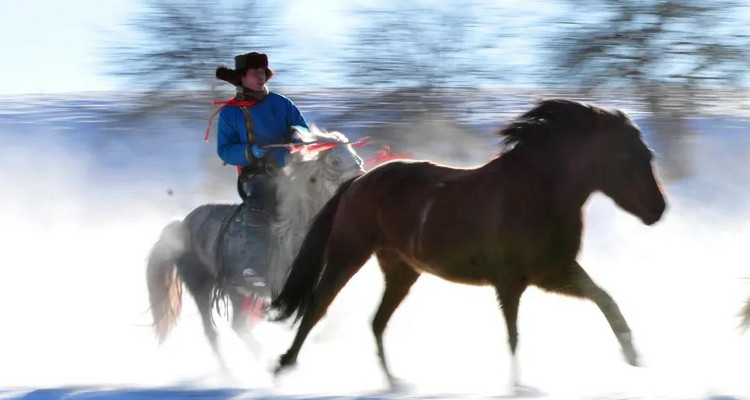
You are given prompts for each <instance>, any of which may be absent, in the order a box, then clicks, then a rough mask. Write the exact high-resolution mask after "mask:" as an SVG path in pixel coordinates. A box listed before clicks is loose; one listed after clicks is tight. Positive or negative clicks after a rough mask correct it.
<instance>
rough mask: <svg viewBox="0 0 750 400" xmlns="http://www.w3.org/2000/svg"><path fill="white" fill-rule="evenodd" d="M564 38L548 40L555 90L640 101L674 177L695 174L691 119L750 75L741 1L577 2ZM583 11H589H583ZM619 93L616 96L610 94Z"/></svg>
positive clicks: (563, 35)
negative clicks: (604, 92)
mask: <svg viewBox="0 0 750 400" xmlns="http://www.w3.org/2000/svg"><path fill="white" fill-rule="evenodd" d="M571 5H572V6H573V8H574V10H573V12H572V13H571V14H569V15H568V18H569V19H568V21H566V22H565V23H564V24H561V26H562V33H561V34H560V35H558V36H556V37H553V38H551V39H550V40H549V41H548V44H549V47H550V49H552V59H553V60H555V61H556V69H554V72H555V73H553V74H552V77H551V81H552V83H553V84H558V85H559V84H561V83H566V82H567V83H568V84H572V85H577V86H578V88H582V89H583V90H584V91H586V92H593V91H595V90H597V89H601V88H610V89H611V88H618V89H617V90H621V91H623V92H626V93H628V94H635V95H637V96H639V97H640V98H641V100H642V102H643V103H644V104H645V105H646V107H647V111H649V112H651V113H652V115H653V118H652V119H651V122H652V124H653V126H652V127H650V128H652V129H653V130H654V132H655V133H657V138H656V139H657V146H658V147H661V148H660V149H657V150H661V153H662V154H663V156H664V158H665V159H666V162H665V165H666V167H667V173H668V175H670V176H671V177H673V178H679V177H682V176H684V175H685V174H687V173H688V172H689V170H688V167H689V163H688V162H687V161H688V160H689V154H688V149H687V147H686V146H687V142H686V141H684V140H681V139H680V137H682V136H685V135H686V134H688V133H689V129H688V127H687V124H686V123H685V120H684V118H685V117H686V116H688V115H691V114H693V113H694V112H696V110H697V108H699V107H700V106H703V105H707V104H711V103H712V102H716V101H721V94H719V95H717V90H716V89H719V88H723V89H724V90H726V89H727V88H731V87H732V85H734V84H736V83H737V82H739V81H741V80H742V79H743V78H746V77H747V69H746V65H747V63H748V61H749V60H750V53H748V49H750V41H748V34H747V29H746V26H744V25H743V24H737V23H734V22H735V21H736V20H735V19H733V18H732V16H733V14H734V13H735V12H737V11H738V10H739V8H740V6H739V5H738V4H736V3H735V2H733V1H714V2H703V1H694V0H687V1H670V0H656V1H642V0H624V1H620V2H598V1H588V2H585V3H583V4H582V3H581V2H580V1H579V2H571ZM581 10H586V12H585V13H582V12H581ZM610 93H611V92H610Z"/></svg>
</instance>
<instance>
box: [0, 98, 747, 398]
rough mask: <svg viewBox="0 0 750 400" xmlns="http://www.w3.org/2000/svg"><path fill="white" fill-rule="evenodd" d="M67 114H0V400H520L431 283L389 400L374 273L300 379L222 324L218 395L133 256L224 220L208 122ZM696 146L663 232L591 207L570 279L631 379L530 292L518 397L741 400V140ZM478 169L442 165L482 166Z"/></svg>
mask: <svg viewBox="0 0 750 400" xmlns="http://www.w3.org/2000/svg"><path fill="white" fill-rule="evenodd" d="M63 100H65V101H61V102H58V103H56V106H55V107H48V108H45V109H44V112H40V111H39V109H38V108H35V107H34V103H33V101H28V102H26V103H20V104H19V103H11V102H4V104H3V106H4V107H3V110H4V111H3V112H2V113H0V138H1V139H2V146H0V187H1V188H2V195H1V196H0V226H1V227H2V229H0V262H2V272H0V315H2V319H3V324H2V329H1V330H0V332H1V333H0V398H29V399H58V398H66V399H67V398H72V399H79V398H80V399H82V398H86V399H91V398H106V399H121V398H144V399H145V398H271V397H278V398H308V397H315V398H369V399H379V398H487V397H498V396H499V397H503V398H513V397H516V395H515V394H513V393H512V392H511V391H510V390H509V366H510V360H509V353H508V349H507V344H506V336H505V325H504V321H503V319H502V316H501V314H500V312H499V311H498V309H497V306H496V302H495V300H494V295H493V293H492V291H491V290H490V289H487V288H475V287H467V286H460V285H455V284H450V283H446V282H443V281H440V280H439V279H437V278H433V277H424V278H422V279H421V280H420V282H418V283H417V285H415V287H414V288H413V290H412V292H411V294H410V296H409V297H408V298H407V300H406V301H405V302H404V303H403V305H402V306H401V308H399V310H398V311H397V312H396V314H395V315H394V317H393V319H392V320H391V323H390V325H389V328H388V330H387V332H386V338H385V340H386V343H385V346H386V351H387V353H388V355H389V358H390V362H391V365H392V368H393V371H394V373H395V374H396V375H398V376H399V377H400V378H402V379H403V380H404V381H406V382H409V383H410V384H412V385H413V388H412V390H411V391H410V392H408V393H401V394H389V393H387V392H384V390H385V387H386V386H385V381H384V378H383V376H382V375H381V373H380V371H379V368H378V364H377V359H376V355H375V346H374V343H373V340H372V335H371V333H370V331H369V327H370V318H371V316H372V314H373V313H374V311H375V308H376V305H377V302H378V299H379V296H380V291H381V290H382V280H381V278H380V275H379V271H378V269H377V266H376V265H375V264H374V263H373V262H370V263H369V264H368V265H366V266H365V268H364V269H363V270H362V271H361V272H360V273H359V274H358V275H357V276H356V277H355V278H354V279H353V280H352V282H351V283H350V284H349V285H348V286H347V287H346V288H345V289H344V291H343V292H342V293H341V295H340V296H339V298H338V299H337V301H336V302H335V303H334V305H333V307H332V309H331V310H330V312H329V316H328V317H327V319H326V320H324V322H323V323H321V324H320V326H319V327H318V329H317V330H316V331H314V333H313V335H312V337H311V340H309V341H308V343H307V344H306V347H305V348H304V349H303V352H302V353H301V355H300V359H299V366H298V368H296V369H295V370H293V371H290V372H289V373H287V374H285V375H284V376H282V377H280V378H279V379H277V380H276V381H274V380H273V378H272V376H271V374H270V373H269V369H270V367H271V366H272V365H273V363H274V361H275V359H276V357H277V356H278V355H279V354H281V353H282V352H283V351H284V350H285V349H286V347H287V346H288V344H289V343H290V341H291V336H292V333H293V332H292V331H290V330H289V329H288V327H286V326H284V325H282V324H273V323H263V324H261V325H260V326H258V327H257V329H256V332H255V334H256V336H257V338H258V339H259V340H260V341H261V342H262V343H263V344H264V345H265V348H264V352H263V354H261V355H260V357H254V356H253V355H252V354H251V353H250V352H249V351H248V350H247V349H246V348H245V347H244V345H243V344H242V343H241V342H240V340H239V339H238V338H237V337H235V336H234V335H233V333H232V332H231V330H230V329H229V327H228V326H227V324H225V323H220V326H219V329H220V332H221V340H222V348H223V350H224V352H225V354H226V355H227V358H228V361H229V363H230V365H231V366H232V369H233V372H234V375H235V376H234V377H233V378H229V377H225V376H222V375H221V374H220V373H219V372H218V364H217V363H216V361H215V360H214V358H213V355H212V354H211V352H210V349H209V347H208V344H207V342H206V341H205V339H204V337H203V333H202V328H201V326H200V320H199V317H198V313H197V310H196V309H195V307H194V305H193V303H192V300H191V299H190V298H189V297H188V296H187V295H185V298H184V302H185V303H184V304H185V309H184V310H183V314H182V319H181V320H180V323H179V325H178V326H177V328H176V329H175V330H174V331H173V332H172V335H171V336H170V338H169V339H168V340H167V341H166V343H164V345H162V346H157V344H156V342H155V340H154V339H153V335H152V333H151V331H150V328H149V326H148V324H149V322H150V315H149V314H148V298H147V293H146V286H145V263H144V261H145V258H146V255H147V253H148V251H149V249H150V246H151V245H152V244H153V243H154V241H155V240H156V238H157V237H158V235H159V232H160V230H161V228H162V227H163V226H164V225H165V224H167V223H168V222H170V221H172V220H174V219H178V218H181V217H182V216H184V215H185V214H186V213H187V212H188V211H189V210H190V209H192V208H194V207H196V206H197V205H199V204H202V203H205V202H209V201H227V202H229V201H234V198H235V194H234V171H233V170H232V169H231V168H228V167H221V166H220V163H219V162H218V160H217V159H215V158H213V157H212V154H213V146H206V145H205V144H203V143H202V141H201V136H202V132H203V129H204V128H205V125H204V122H203V121H186V120H179V119H174V120H173V119H164V118H162V119H144V120H132V121H128V120H126V121H122V120H117V119H114V118H111V117H109V116H103V115H104V114H102V113H101V111H102V109H104V110H107V109H108V108H111V107H112V104H111V103H106V102H102V101H101V100H96V101H94V100H86V99H83V100H82V99H79V98H69V99H63ZM477 118H478V119H482V118H484V119H486V118H487V116H486V115H484V116H477ZM640 118H646V116H645V115H642V116H641V117H640ZM313 122H315V121H313ZM639 122H643V125H644V126H647V121H646V120H643V121H639ZM323 127H325V126H323ZM691 127H692V128H693V129H694V130H695V131H696V132H697V133H698V135H696V136H694V137H692V138H690V140H691V142H690V149H691V154H692V155H693V162H694V164H693V171H694V172H695V174H694V175H692V176H691V177H689V178H688V179H684V180H680V181H676V182H669V183H667V186H666V189H667V191H668V193H669V198H668V201H669V208H668V211H667V213H666V215H665V217H664V219H663V221H661V222H660V223H658V224H656V225H655V226H653V227H646V226H643V225H641V224H640V222H638V221H637V220H636V219H635V218H634V217H632V216H630V215H628V214H625V213H624V212H623V211H621V210H619V209H617V208H616V207H615V206H614V204H613V203H612V202H611V201H610V200H608V199H607V198H605V197H603V196H601V195H596V196H594V197H593V198H592V200H591V202H590V203H589V204H588V206H587V230H586V233H585V239H584V246H583V251H582V253H581V256H580V260H581V263H582V265H583V266H584V268H585V269H586V270H587V271H588V272H589V273H590V274H591V275H592V277H593V278H594V279H595V280H596V281H597V282H598V283H599V284H600V285H601V286H602V287H603V288H604V289H605V290H607V291H608V292H609V293H610V294H611V295H612V296H613V298H614V299H615V300H616V301H617V302H618V304H619V306H620V308H621V310H622V312H623V314H624V315H625V317H626V318H627V319H628V322H629V323H630V326H631V328H632V329H633V332H634V340H635V344H636V347H637V348H638V349H639V350H640V353H641V358H642V361H643V364H644V366H643V367H640V368H633V367H629V366H627V365H626V364H625V363H624V361H623V360H622V356H621V354H620V352H619V348H618V345H617V343H616V341H615V339H614V337H613V335H612V333H611V332H610V330H609V327H608V325H607V323H606V321H605V320H604V318H603V317H602V315H601V313H600V312H599V310H598V309H597V308H596V307H595V306H594V305H593V304H590V303H588V302H584V301H580V300H575V299H570V298H564V297H560V296H557V295H552V294H548V293H543V292H541V291H538V290H535V289H531V290H529V291H527V292H526V294H525V295H524V297H523V298H522V302H521V311H520V318H519V331H520V345H519V351H518V360H519V365H520V369H521V378H522V381H523V383H524V384H525V385H527V386H528V387H529V388H530V389H529V391H528V393H526V394H525V395H519V397H535V398H541V399H547V398H549V399H582V398H586V399H636V398H637V399H654V398H663V399H750V380H749V379H748V371H750V333H747V334H745V335H742V332H741V331H740V330H739V329H738V322H739V319H738V318H737V315H736V314H737V312H738V310H739V308H740V307H741V305H742V303H743V302H744V300H745V298H746V297H747V296H750V280H748V279H746V278H748V277H750V263H749V258H750V257H748V252H747V243H748V238H749V237H750V185H748V182H750V172H749V171H750V169H748V168H747V160H748V158H750V135H748V134H747V132H748V130H749V128H750V121H749V120H747V119H742V118H738V117H711V118H702V119H696V120H693V121H691ZM647 134H648V132H647ZM482 140H488V141H490V139H482ZM212 144H213V143H212ZM396 150H398V149H396ZM493 150H494V149H493V148H491V147H487V146H484V147H478V148H477V152H476V154H475V155H474V157H473V159H470V160H466V159H462V160H447V159H441V160H440V161H443V162H456V163H463V164H465V163H478V162H481V161H483V160H485V159H487V157H489V156H490V155H491V153H492V151H493Z"/></svg>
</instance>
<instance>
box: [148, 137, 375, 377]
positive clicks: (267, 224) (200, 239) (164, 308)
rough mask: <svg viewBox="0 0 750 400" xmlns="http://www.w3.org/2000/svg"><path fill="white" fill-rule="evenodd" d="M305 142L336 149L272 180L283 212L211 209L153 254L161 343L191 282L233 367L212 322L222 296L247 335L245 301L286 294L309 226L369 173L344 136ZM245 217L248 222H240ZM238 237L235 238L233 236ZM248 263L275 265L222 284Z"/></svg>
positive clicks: (166, 233) (153, 298) (152, 295)
mask: <svg viewBox="0 0 750 400" xmlns="http://www.w3.org/2000/svg"><path fill="white" fill-rule="evenodd" d="M302 136H303V141H304V142H306V143H311V142H312V143H331V144H336V146H335V147H332V148H329V149H326V150H321V151H316V152H305V151H301V152H295V153H292V154H290V155H289V157H288V160H287V164H286V166H285V167H284V168H283V169H281V170H280V171H279V172H278V173H277V174H276V175H275V176H274V177H273V178H272V179H274V180H275V183H276V187H277V200H278V205H277V209H276V211H277V212H276V213H275V214H273V215H270V214H265V216H264V215H263V214H260V213H256V214H253V213H252V212H245V213H235V211H236V210H237V207H238V205H237V204H206V205H202V206H200V207H198V208H196V209H194V210H193V211H191V212H190V213H189V214H188V215H187V216H186V217H185V219H184V220H182V221H175V222H172V223H170V224H169V225H167V226H166V227H165V228H164V230H163V231H162V233H161V237H160V238H159V240H158V241H157V242H156V244H155V245H154V247H153V249H152V250H151V253H150V254H149V257H148V267H147V271H146V275H147V284H148V291H149V300H150V304H151V313H152V316H153V327H154V330H155V333H156V336H157V338H158V340H159V342H163V341H164V340H165V339H166V338H167V336H168V335H169V332H170V331H171V329H172V327H173V326H174V325H175V323H176V321H177V318H178V317H179V314H180V310H181V308H182V286H183V282H184V284H185V286H187V288H188V291H189V292H190V294H191V295H192V296H193V298H194V299H195V302H196V304H197V306H198V310H199V311H200V314H201V318H202V322H203V328H204V331H205V334H206V337H207V338H208V341H209V342H210V344H211V347H212V349H213V351H214V354H215V355H216V356H217V358H218V360H219V362H220V363H221V365H222V367H224V368H225V367H226V365H225V363H224V360H223V358H222V356H221V354H220V352H219V349H218V344H217V333H216V330H215V327H214V324H213V320H212V318H211V312H212V304H214V301H215V300H216V299H215V296H216V294H217V293H223V294H226V296H227V297H228V299H229V301H230V303H231V304H232V308H233V310H234V312H233V317H232V328H233V330H234V331H235V332H236V333H237V334H238V335H239V336H240V337H243V336H244V334H245V333H247V328H248V324H247V318H246V316H243V315H242V314H243V313H242V312H239V310H240V307H241V306H242V304H243V301H245V300H246V299H247V297H248V295H252V296H253V297H254V298H258V297H269V296H270V297H273V296H274V295H275V294H276V293H278V291H279V290H280V289H281V286H282V285H283V283H284V280H285V279H286V277H287V274H288V272H289V268H290V266H291V262H292V260H293V259H294V256H295V255H296V252H297V250H299V247H300V245H301V243H302V239H303V238H304V235H305V233H306V231H307V225H308V223H309V222H310V221H311V220H312V219H313V217H315V215H316V214H317V213H318V211H319V210H320V209H321V208H322V207H323V205H324V204H325V203H326V202H327V201H328V199H330V198H331V197H332V196H333V194H334V193H335V191H336V189H337V188H338V187H339V185H340V184H341V183H343V182H345V181H346V180H348V179H350V178H353V177H354V176H356V175H359V174H361V173H362V172H363V163H362V159H361V158H360V157H359V156H358V155H357V153H356V152H355V151H354V149H353V148H352V146H351V144H348V143H349V142H348V140H347V138H346V137H345V136H344V135H343V134H341V133H338V132H324V131H321V130H319V129H317V128H316V127H313V128H312V129H311V131H310V132H309V133H303V134H302ZM240 215H242V216H243V217H242V218H244V224H242V223H240V222H235V220H237V221H239V219H240ZM264 218H265V219H264ZM248 221H249V222H248ZM232 224H234V225H232ZM227 227H230V228H231V229H228V228H227ZM238 232H239V234H236V233H238ZM225 233H226V235H225ZM232 233H235V235H233V236H232V237H230V236H231V234H232ZM232 240H233V241H234V242H231V241H232ZM238 241H241V242H238ZM228 243H229V245H227V244H228ZM232 243H234V245H232ZM259 243H260V244H262V245H261V246H259V245H258V244H259ZM239 253H242V254H239ZM245 253H256V254H245ZM262 253H265V254H262ZM243 257H244V258H243ZM248 257H254V258H249V259H250V260H262V261H264V264H267V265H261V266H258V267H254V270H253V269H250V268H247V269H245V270H244V271H245V272H247V271H253V272H255V271H258V274H257V275H256V276H253V277H252V278H253V284H249V285H232V282H225V281H224V280H223V279H221V277H222V272H224V271H225V270H226V269H228V268H234V269H237V268H240V269H242V268H244V266H237V265H227V264H231V263H232V262H233V261H235V260H238V259H248ZM227 261H229V262H227ZM217 289H220V290H219V291H217ZM245 339H248V338H245Z"/></svg>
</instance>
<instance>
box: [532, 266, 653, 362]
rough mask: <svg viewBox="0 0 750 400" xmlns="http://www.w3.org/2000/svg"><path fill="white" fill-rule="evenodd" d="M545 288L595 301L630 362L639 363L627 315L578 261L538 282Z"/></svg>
mask: <svg viewBox="0 0 750 400" xmlns="http://www.w3.org/2000/svg"><path fill="white" fill-rule="evenodd" d="M538 286H540V287H541V288H543V289H546V290H549V291H553V292H557V293H562V294H567V295H571V296H577V297H583V298H587V299H589V300H591V301H593V302H594V303H595V304H596V305H597V306H598V307H599V309H600V310H601V311H602V313H603V314H604V317H605V318H607V322H609V326H610V328H612V331H613V332H614V334H615V336H616V337H617V340H618V341H619V342H620V346H621V347H622V352H623V354H624V356H625V360H626V361H627V362H628V364H630V365H633V366H637V365H638V353H637V352H636V351H635V348H634V347H633V339H632V334H631V332H630V327H629V326H628V323H627V322H625V317H623V316H622V313H621V312H620V308H619V307H618V306H617V303H615V301H614V300H613V299H612V297H611V296H610V295H609V294H607V292H605V291H604V290H602V288H600V287H599V286H597V285H596V283H594V281H593V280H592V279H591V277H589V275H588V274H587V273H586V271H584V270H583V268H581V265H580V264H578V262H577V261H574V262H573V265H571V268H570V269H568V270H566V271H565V273H564V274H561V275H556V276H555V277H554V279H550V280H549V281H547V282H540V283H539V284H538Z"/></svg>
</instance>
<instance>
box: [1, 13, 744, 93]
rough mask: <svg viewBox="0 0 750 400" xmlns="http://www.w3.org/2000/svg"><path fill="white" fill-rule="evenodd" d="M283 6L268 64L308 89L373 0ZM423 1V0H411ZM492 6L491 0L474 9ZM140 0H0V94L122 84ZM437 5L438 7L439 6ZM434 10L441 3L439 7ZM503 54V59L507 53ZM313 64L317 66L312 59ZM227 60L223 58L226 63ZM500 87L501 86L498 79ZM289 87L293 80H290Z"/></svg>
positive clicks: (518, 61) (520, 16) (507, 46)
mask: <svg viewBox="0 0 750 400" xmlns="http://www.w3.org/2000/svg"><path fill="white" fill-rule="evenodd" d="M276 1H277V3H275V4H277V5H278V6H279V7H284V14H283V17H282V21H281V22H282V24H283V26H285V27H286V29H287V30H288V34H289V35H290V36H292V37H295V40H296V42H297V45H298V46H299V48H298V50H295V53H296V54H292V55H289V54H275V53H273V51H272V49H268V50H270V51H268V50H266V49H264V51H268V52H269V54H270V55H271V56H272V60H273V61H272V63H275V64H276V65H277V66H278V65H280V64H281V65H283V64H284V63H285V59H287V58H289V57H294V58H299V59H302V60H305V62H306V69H305V71H304V74H303V75H302V76H304V77H305V78H306V79H309V76H310V75H314V76H315V79H314V81H315V82H316V84H319V85H322V86H326V83H332V82H333V83H334V85H335V83H336V82H337V81H336V80H337V79H338V78H339V77H338V76H336V75H335V73H332V72H331V71H330V70H329V68H328V66H327V64H326V63H325V57H326V52H327V51H328V52H330V51H331V49H332V48H333V46H335V45H337V44H340V43H341V42H342V41H345V40H347V38H348V36H349V35H348V32H349V30H350V29H353V28H356V25H357V23H358V21H357V20H356V18H353V14H351V13H349V12H350V11H352V10H356V9H358V8H361V7H363V6H365V5H367V6H370V7H372V5H373V4H375V5H377V3H378V2H377V1H373V0H276ZM415 1H416V2H417V3H425V4H430V3H431V1H430V0H421V1H420V0H415ZM483 2H486V3H487V4H488V5H493V6H495V4H496V3H495V2H494V1H493V0H475V2H474V3H475V4H484V3H483ZM143 3H144V2H143V1H142V0H27V1H13V2H4V4H3V5H2V7H0V27H2V34H1V35H0V52H1V54H2V61H1V62H0V77H1V78H0V95H9V94H43V93H66V92H81V91H104V90H119V89H122V88H124V87H125V86H124V82H123V81H118V80H117V78H114V77H112V76H110V75H108V69H107V68H108V66H107V64H106V61H108V60H107V59H106V55H107V52H106V50H107V48H108V47H110V46H112V45H113V44H118V43H121V42H124V41H128V39H130V38H132V37H133V35H134V34H133V32H132V31H131V30H130V28H128V27H127V26H126V23H127V22H128V21H129V20H132V18H133V17H134V16H136V15H137V13H138V12H139V11H140V10H141V8H142V7H143ZM440 3H442V2H440ZM442 6H445V5H444V4H443V5H442ZM496 7H502V12H503V16H504V18H503V21H501V22H502V23H503V24H504V26H506V27H507V28H509V29H510V30H513V29H514V28H515V29H519V28H522V27H523V26H535V27H536V28H535V29H534V32H536V33H538V32H539V30H540V29H543V28H550V24H549V20H548V19H547V20H545V18H548V17H550V16H554V15H555V14H556V13H557V12H558V11H559V10H560V8H559V3H557V2H555V1H550V0H543V1H541V2H525V1H522V0H505V1H503V2H501V3H499V5H496ZM734 17H735V18H736V19H737V21H736V22H738V23H741V21H748V20H750V7H744V9H743V10H742V12H741V13H740V14H739V15H735V16H734ZM534 32H531V33H528V34H525V35H520V36H517V37H512V38H508V39H507V40H505V39H504V40H503V41H502V43H496V45H498V46H499V47H498V48H496V49H495V50H494V51H495V53H493V54H497V59H493V61H492V62H493V63H496V64H497V66H498V69H499V70H504V69H507V67H511V66H515V67H521V68H524V66H528V65H534V64H535V61H534V57H533V54H532V53H531V52H529V49H533V48H534V46H535V44H534V43H533V37H534ZM509 55H510V56H509ZM318 61H320V62H318ZM226 62H227V63H231V60H226ZM294 75H295V74H294V73H292V74H288V75H286V76H285V77H280V78H281V79H279V78H277V81H278V83H280V84H283V83H284V82H286V83H289V82H292V81H294ZM506 83H507V82H506ZM292 85H294V83H292Z"/></svg>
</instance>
